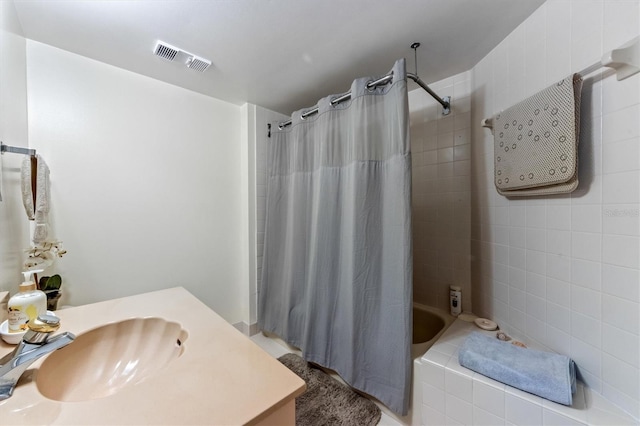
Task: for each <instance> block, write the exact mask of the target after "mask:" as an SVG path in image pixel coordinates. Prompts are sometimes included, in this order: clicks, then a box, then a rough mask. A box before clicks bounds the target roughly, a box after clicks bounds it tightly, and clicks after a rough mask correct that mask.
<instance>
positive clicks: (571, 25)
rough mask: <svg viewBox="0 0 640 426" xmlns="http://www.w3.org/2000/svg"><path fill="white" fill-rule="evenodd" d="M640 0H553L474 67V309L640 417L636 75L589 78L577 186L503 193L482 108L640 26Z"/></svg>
mask: <svg viewBox="0 0 640 426" xmlns="http://www.w3.org/2000/svg"><path fill="white" fill-rule="evenodd" d="M639 4H640V2H639V1H637V0H631V1H626V0H623V1H619V0H604V1H603V0H548V1H547V2H546V3H545V4H544V5H543V6H542V7H540V8H539V9H538V10H537V11H536V12H535V13H533V14H532V15H531V16H530V17H529V18H528V19H527V20H526V21H525V22H524V23H523V24H522V25H520V26H519V27H518V28H517V29H516V30H515V31H514V32H513V33H511V34H510V35H509V36H508V37H507V38H506V39H505V40H504V41H503V42H502V43H501V44H500V45H499V46H497V47H496V48H495V49H494V50H493V51H492V52H491V53H490V54H489V55H487V56H486V57H485V58H484V59H483V60H482V61H480V62H479V63H478V64H477V65H476V66H475V67H474V68H473V70H472V81H473V84H472V90H473V94H472V126H473V143H472V165H471V166H472V180H471V182H472V211H473V216H472V254H473V259H474V260H473V262H472V276H473V310H474V312H475V313H476V314H479V315H482V316H486V317H490V318H493V319H495V320H496V321H497V322H498V323H499V324H500V325H501V327H503V328H506V329H507V330H508V332H510V333H512V334H514V335H516V336H521V337H522V338H524V339H526V340H534V341H537V342H538V343H540V344H542V345H544V346H546V347H548V348H550V349H552V350H555V351H557V352H559V353H563V354H566V355H569V356H571V357H572V358H573V359H574V360H575V361H576V363H577V365H578V368H579V370H580V373H581V376H582V377H583V379H584V380H585V382H586V383H587V385H588V386H589V387H591V388H592V389H594V390H595V391H596V392H600V393H602V395H603V396H604V397H606V398H607V399H609V400H611V401H612V402H614V403H615V404H617V405H619V406H620V407H622V408H623V409H625V410H626V411H627V412H629V413H630V414H631V415H633V416H634V417H635V418H636V419H640V369H639V367H640V338H639V333H640V269H639V268H640V239H639V236H640V214H639V211H640V154H639V153H640V125H639V117H640V75H635V76H634V77H631V78H629V79H627V80H625V81H621V82H619V81H616V78H615V76H613V75H611V74H610V73H605V74H604V75H603V76H602V77H604V78H602V79H601V80H600V81H598V80H599V77H600V75H599V73H596V74H595V79H594V76H593V75H592V76H591V77H588V78H586V80H585V84H584V87H583V92H582V96H583V102H582V117H581V120H582V128H581V135H580V152H579V160H580V162H579V168H580V187H579V188H578V189H577V190H576V191H575V192H573V193H572V194H570V195H563V196H551V197H544V198H529V199H522V200H519V199H507V198H505V197H502V196H500V195H498V194H497V193H496V190H495V188H494V185H493V136H492V135H491V133H490V131H489V130H488V129H483V128H481V127H480V125H479V123H480V120H481V119H482V118H485V117H491V116H493V115H494V114H495V113H497V112H499V111H500V110H502V109H505V108H508V107H509V106H511V105H513V104H515V103H517V102H518V101H520V100H522V99H525V98H526V97H528V96H530V95H532V94H534V93H535V92H537V91H539V90H541V89H543V88H545V87H547V86H549V85H551V84H553V83H554V82H556V81H558V80H560V79H562V78H564V77H566V76H567V75H569V74H570V73H571V72H579V71H581V70H582V69H584V68H586V67H587V66H589V65H591V64H593V63H595V62H596V61H597V60H599V58H600V57H601V55H602V54H603V53H604V52H607V51H609V50H611V49H613V48H616V47H618V46H620V45H622V44H623V43H625V42H626V41H628V40H630V39H632V38H633V37H635V36H637V35H638V34H640V22H639V20H640V10H639Z"/></svg>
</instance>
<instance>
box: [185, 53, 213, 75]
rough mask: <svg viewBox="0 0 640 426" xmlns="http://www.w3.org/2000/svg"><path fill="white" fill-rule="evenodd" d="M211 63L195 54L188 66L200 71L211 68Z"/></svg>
mask: <svg viewBox="0 0 640 426" xmlns="http://www.w3.org/2000/svg"><path fill="white" fill-rule="evenodd" d="M209 65H211V62H209V61H207V60H206V59H202V58H198V57H197V56H194V57H193V58H191V60H189V61H188V62H187V66H188V67H189V68H191V69H194V70H196V71H200V72H204V70H206V69H207V68H209Z"/></svg>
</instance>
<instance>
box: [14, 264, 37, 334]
mask: <svg viewBox="0 0 640 426" xmlns="http://www.w3.org/2000/svg"><path fill="white" fill-rule="evenodd" d="M23 273H24V274H25V280H24V282H23V283H22V284H20V291H19V293H16V294H14V295H13V296H12V297H11V299H9V303H8V307H9V321H8V322H9V333H21V332H23V331H26V330H27V323H28V322H29V320H32V319H35V318H37V317H38V315H40V314H46V313H47V295H46V294H44V292H43V291H40V290H38V289H37V286H36V283H35V282H33V281H31V279H32V278H28V275H31V274H32V273H31V272H23Z"/></svg>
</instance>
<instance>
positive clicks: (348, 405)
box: [278, 354, 381, 426]
mask: <svg viewBox="0 0 640 426" xmlns="http://www.w3.org/2000/svg"><path fill="white" fill-rule="evenodd" d="M278 361H280V362H281V363H283V364H284V365H285V367H287V368H288V369H289V370H291V371H293V372H294V373H296V374H297V375H298V376H300V378H302V380H304V381H305V383H306V384H307V390H306V391H305V393H303V394H302V395H300V396H299V397H297V398H296V426H320V425H322V426H324V425H343V426H347V425H354V426H356V425H357V426H363V425H377V424H378V422H379V421H380V416H381V413H380V408H378V406H377V405H376V404H375V403H373V401H370V400H368V399H367V398H365V397H363V396H361V395H358V394H357V393H356V392H354V391H353V390H351V389H350V388H349V387H348V386H345V385H343V384H342V383H340V382H338V381H337V380H335V379H333V378H331V376H329V375H327V374H326V373H324V372H323V371H322V370H320V369H318V368H315V367H313V366H311V365H310V364H309V363H307V362H306V361H305V360H304V359H302V358H300V357H299V356H298V355H296V354H286V355H283V356H281V357H280V358H278Z"/></svg>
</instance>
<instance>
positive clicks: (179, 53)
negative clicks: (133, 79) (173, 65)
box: [153, 41, 211, 72]
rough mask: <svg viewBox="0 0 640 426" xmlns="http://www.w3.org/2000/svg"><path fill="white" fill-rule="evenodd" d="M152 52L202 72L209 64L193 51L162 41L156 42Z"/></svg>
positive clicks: (209, 62)
mask: <svg viewBox="0 0 640 426" xmlns="http://www.w3.org/2000/svg"><path fill="white" fill-rule="evenodd" d="M153 53H154V54H155V55H157V56H160V57H161V58H163V59H166V60H167V61H172V62H179V63H182V64H185V65H186V66H187V67H188V68H191V69H194V70H196V71H200V72H203V71H204V70H206V69H207V68H209V66H210V65H211V61H209V60H207V59H204V58H200V57H198V56H196V55H194V54H193V53H189V52H187V51H185V50H182V49H180V48H178V47H175V46H172V45H170V44H169V43H165V42H164V41H158V42H157V43H156V47H155V49H153Z"/></svg>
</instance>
